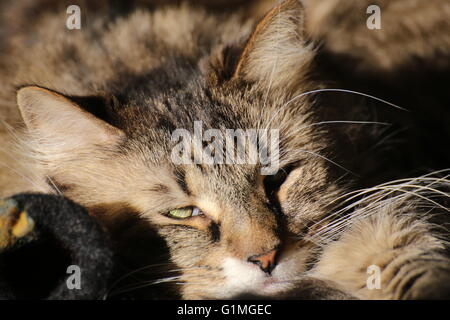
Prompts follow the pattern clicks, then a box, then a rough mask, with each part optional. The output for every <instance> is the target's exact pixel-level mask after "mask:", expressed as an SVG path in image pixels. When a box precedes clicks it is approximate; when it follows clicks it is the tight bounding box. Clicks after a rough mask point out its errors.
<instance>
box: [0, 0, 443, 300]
mask: <svg viewBox="0 0 450 320" xmlns="http://www.w3.org/2000/svg"><path fill="white" fill-rule="evenodd" d="M177 2H178V1H177ZM126 3H127V4H126V5H124V4H122V5H119V4H118V3H117V2H115V1H105V2H103V1H98V2H97V1H96V2H95V4H93V3H92V1H91V2H90V3H89V2H88V1H76V0H70V1H48V0H46V1H25V0H22V1H4V2H2V4H1V5H0V10H1V15H2V22H1V37H2V41H1V43H0V44H1V47H0V48H1V52H0V55H1V57H0V79H1V81H0V104H1V106H0V115H1V118H2V119H3V122H2V126H1V130H0V139H1V141H2V145H1V150H0V196H1V197H8V196H11V195H13V194H15V193H18V192H25V191H33V192H43V193H60V194H63V195H64V196H65V197H68V198H70V199H72V200H74V201H76V202H77V203H79V204H81V205H83V206H84V207H86V208H87V209H88V211H89V212H90V214H91V215H93V216H94V217H96V218H97V219H98V220H99V221H100V222H101V223H102V224H103V225H104V226H105V227H106V228H107V229H108V230H109V232H110V234H111V235H112V236H113V237H114V239H115V240H116V243H117V245H118V250H120V252H121V257H122V260H123V265H124V268H126V271H124V277H123V279H122V280H120V281H118V282H117V283H116V285H115V286H114V287H113V288H111V292H110V295H109V297H110V298H114V297H121V296H123V295H125V296H126V295H127V294H132V295H133V296H134V297H142V298H173V297H179V298H185V299H193V298H194V299H217V298H225V299H228V298H240V297H261V298H322V299H347V298H350V299H353V298H359V299H426V298H450V260H449V255H448V254H449V252H448V239H449V234H450V233H449V230H448V222H449V217H450V216H449V212H448V211H449V210H450V202H449V201H448V198H449V196H450V193H449V192H450V181H449V179H448V171H446V170H445V169H446V168H447V167H448V166H449V164H450V151H449V148H448V139H449V138H450V125H449V124H450V123H449V119H450V118H449V116H450V112H449V109H448V103H449V102H450V95H449V94H448V90H447V88H445V85H446V84H447V83H448V80H449V75H450V73H449V67H450V65H449V62H450V59H449V58H450V32H449V31H450V19H449V18H450V3H449V2H448V1H446V0H428V1H417V0H395V1H393V0H390V1H388V0H373V1H372V0H371V1H368V0H358V1H356V0H324V1H312V0H308V1H307V0H305V1H299V0H286V1H277V2H275V1H273V3H272V1H232V2H226V1H220V2H219V1H218V2H214V3H215V4H216V6H213V8H211V5H207V4H206V3H207V2H206V1H201V2H197V3H194V4H192V2H191V3H176V4H166V5H162V4H161V1H134V2H133V1H127V2H126ZM72 4H78V5H79V6H80V8H81V12H82V25H81V29H80V30H69V29H67V28H66V26H65V22H66V18H67V15H66V12H65V9H66V7H67V6H69V5H72ZM374 4H375V5H378V6H379V8H380V10H381V11H380V12H381V29H375V30H371V29H369V28H367V25H366V20H367V18H368V14H367V12H366V9H367V8H368V7H369V5H374ZM271 6H273V8H272V9H271V10H269V11H268V13H266V14H265V15H264V17H262V18H261V17H259V15H260V13H261V12H263V11H265V10H266V9H267V8H268V7H271ZM19 112H20V113H19ZM22 119H23V121H22ZM196 121H200V122H201V125H202V128H203V130H204V131H206V130H208V129H216V130H219V132H222V133H224V134H225V131H226V130H227V129H243V130H247V129H261V128H262V129H271V130H277V132H279V153H278V154H277V156H278V162H279V170H277V172H276V174H272V175H262V174H261V166H262V164H261V163H256V164H250V163H244V164H238V163H233V164H206V163H193V164H175V163H174V162H173V161H172V160H173V159H172V157H171V153H172V150H173V148H174V145H175V143H176V142H174V141H173V139H172V133H173V132H174V131H175V130H176V129H185V130H187V131H192V130H193V127H194V122H196ZM253 143H254V141H253ZM197 147H198V146H197ZM194 148H195V146H194ZM373 270H375V271H377V270H378V271H379V274H378V275H377V274H376V272H375V274H374V275H373V274H372V271H373ZM374 276H378V278H377V279H375V278H373V277H374ZM374 279H375V280H374Z"/></svg>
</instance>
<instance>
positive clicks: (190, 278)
mask: <svg viewBox="0 0 450 320" xmlns="http://www.w3.org/2000/svg"><path fill="white" fill-rule="evenodd" d="M170 268H172V269H170ZM211 269H212V268H211V267H209V266H195V267H190V268H173V264H171V263H159V264H151V265H147V266H144V267H141V268H138V269H135V270H133V271H130V272H128V273H126V274H125V275H123V276H121V277H120V278H119V279H117V280H116V281H115V282H114V283H113V284H112V285H111V286H110V288H109V289H108V291H107V293H106V294H105V295H104V297H103V299H105V300H106V299H108V298H110V297H113V296H117V295H121V294H125V293H129V292H132V291H136V290H139V289H144V288H148V287H151V286H155V285H159V284H173V285H178V286H183V285H186V283H189V284H190V285H194V284H195V285H200V286H203V285H205V286H206V285H208V284H209V283H210V282H209V281H208V280H210V279H214V278H216V277H215V276H214V275H209V274H206V273H205V271H208V270H211ZM196 271H200V272H201V274H199V275H196V274H195V272H196ZM162 274H163V275H164V277H157V276H158V275H162ZM130 278H134V281H131V279H130ZM142 278H146V279H151V280H145V279H142ZM121 283H125V284H123V285H121V286H119V285H120V284H121Z"/></svg>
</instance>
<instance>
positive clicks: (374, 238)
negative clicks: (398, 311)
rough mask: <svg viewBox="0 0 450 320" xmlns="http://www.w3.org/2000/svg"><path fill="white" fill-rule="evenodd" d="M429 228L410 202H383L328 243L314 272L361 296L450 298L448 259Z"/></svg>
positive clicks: (365, 297)
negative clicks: (405, 203)
mask: <svg viewBox="0 0 450 320" xmlns="http://www.w3.org/2000/svg"><path fill="white" fill-rule="evenodd" d="M398 210H400V211H402V213H401V214H399V213H398ZM433 229H434V226H433V224H431V223H430V222H428V221H427V220H425V219H423V218H417V211H416V210H415V209H414V208H413V207H409V208H408V207H407V206H404V207H403V208H399V207H395V206H388V207H383V208H381V209H379V211H378V212H376V213H375V214H374V215H371V217H370V218H366V219H361V220H359V221H358V220H357V221H354V222H353V223H352V226H351V227H350V228H349V229H348V230H347V231H346V232H345V233H343V234H342V235H341V237H340V239H339V240H338V241H335V242H332V243H331V244H329V245H327V246H326V247H325V249H324V252H323V255H322V257H321V259H320V262H319V263H318V264H317V266H316V267H315V268H314V270H313V275H314V276H316V277H318V278H321V279H326V280H331V281H334V282H335V283H336V284H338V285H339V286H340V287H341V288H343V289H344V290H346V291H347V292H349V293H351V294H353V295H355V296H356V297H358V298H362V299H450V259H449V258H448V257H447V256H446V254H445V249H446V248H445V241H444V240H442V239H440V237H439V236H438V234H437V233H435V232H433Z"/></svg>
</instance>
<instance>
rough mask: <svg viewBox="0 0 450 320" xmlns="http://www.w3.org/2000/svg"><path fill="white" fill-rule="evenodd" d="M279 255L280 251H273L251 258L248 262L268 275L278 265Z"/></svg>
mask: <svg viewBox="0 0 450 320" xmlns="http://www.w3.org/2000/svg"><path fill="white" fill-rule="evenodd" d="M277 253H278V250H277V249H273V250H271V251H269V252H267V253H263V254H260V255H256V256H251V257H249V258H248V262H251V263H254V264H256V265H258V266H259V267H260V268H261V270H262V271H264V272H265V273H267V274H270V273H271V272H272V270H273V269H275V267H276V265H277V261H276V258H277Z"/></svg>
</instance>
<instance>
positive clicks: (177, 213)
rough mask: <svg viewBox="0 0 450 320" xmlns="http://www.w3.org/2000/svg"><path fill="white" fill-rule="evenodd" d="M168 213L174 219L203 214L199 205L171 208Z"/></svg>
mask: <svg viewBox="0 0 450 320" xmlns="http://www.w3.org/2000/svg"><path fill="white" fill-rule="evenodd" d="M167 215H168V216H169V217H171V218H174V219H187V218H191V217H196V216H200V215H203V212H202V211H201V210H200V209H199V208H197V207H185V208H179V209H173V210H170V211H169V212H168V213H167Z"/></svg>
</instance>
